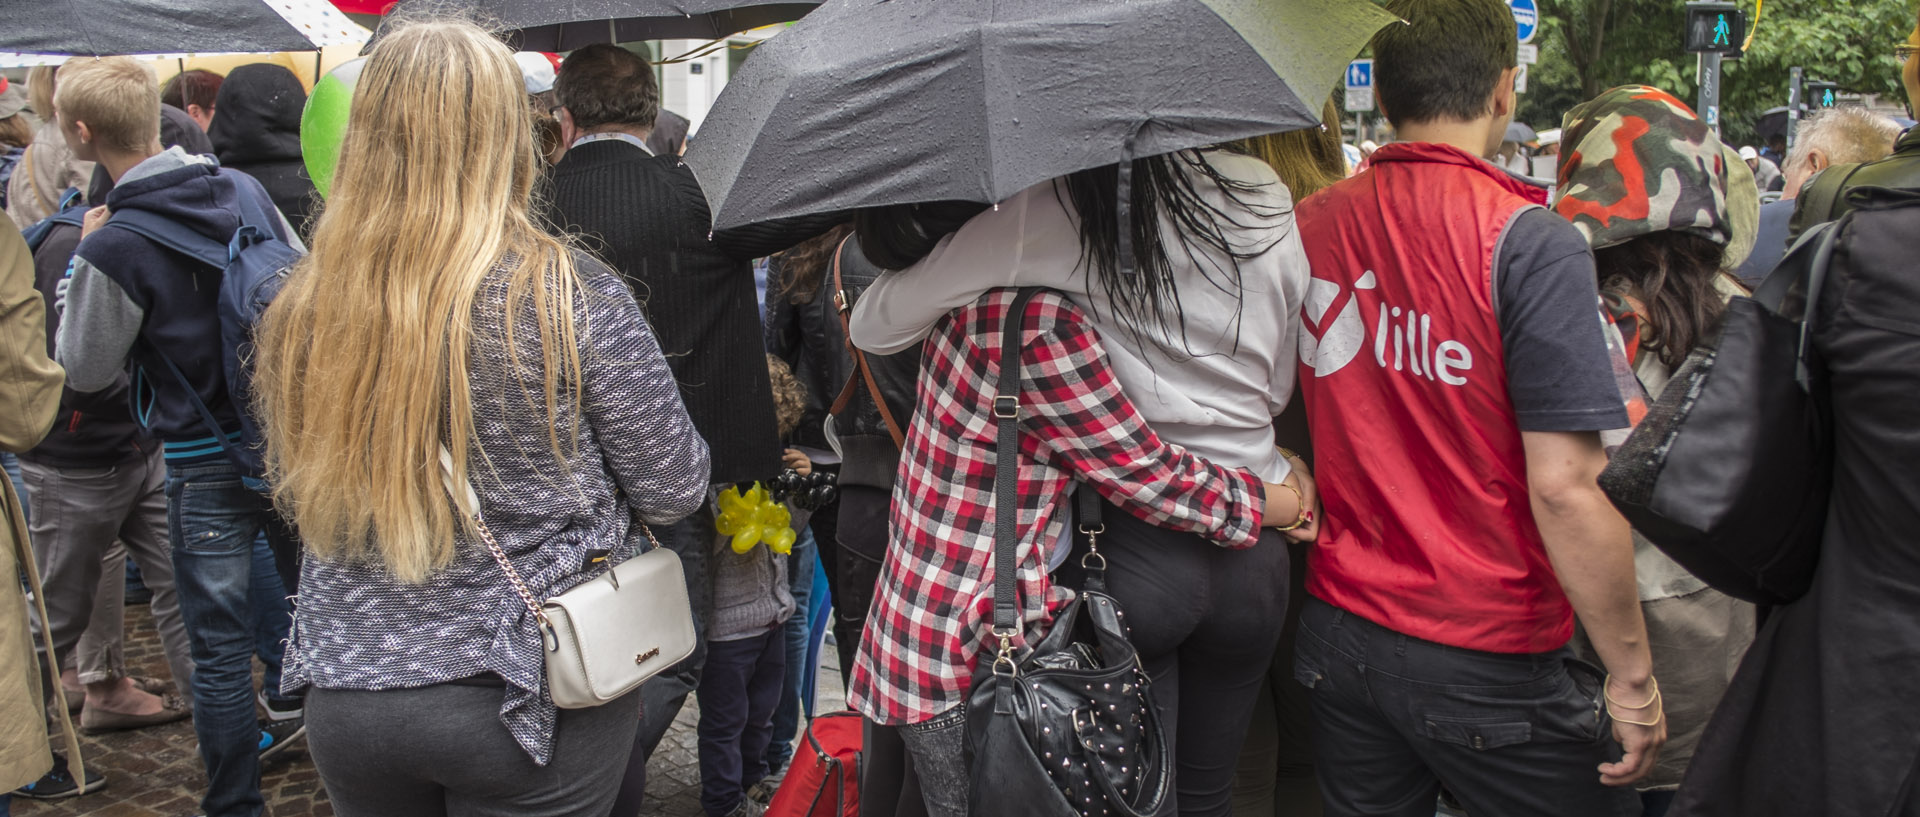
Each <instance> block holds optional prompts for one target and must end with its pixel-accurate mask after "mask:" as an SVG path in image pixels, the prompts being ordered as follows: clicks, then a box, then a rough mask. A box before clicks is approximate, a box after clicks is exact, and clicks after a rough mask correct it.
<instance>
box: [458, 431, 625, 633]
mask: <svg viewBox="0 0 1920 817" xmlns="http://www.w3.org/2000/svg"><path fill="white" fill-rule="evenodd" d="M440 469H441V475H442V476H443V477H444V479H443V482H444V483H445V484H446V486H447V492H448V493H451V494H453V498H454V503H453V504H454V506H455V507H460V506H461V505H462V503H461V501H460V500H461V499H462V498H463V497H462V496H461V493H462V492H460V491H456V490H455V489H454V481H453V453H452V452H450V451H448V450H447V449H446V448H444V447H442V448H441V449H440ZM465 487H466V491H465V492H464V493H465V497H464V498H465V500H466V501H467V502H468V503H471V504H472V506H473V507H472V509H471V510H467V511H466V513H467V517H468V518H469V519H472V520H473V527H474V530H475V531H476V532H478V533H479V534H480V542H481V543H482V544H484V545H486V546H487V552H488V553H491V554H493V560H494V561H495V562H498V563H499V565H500V570H501V571H502V572H504V573H506V574H507V579H508V580H509V581H510V582H511V583H512V584H513V592H514V594H515V595H518V596H519V597H520V602H521V603H522V604H525V605H526V606H527V612H528V613H530V614H532V615H533V618H534V620H536V621H538V622H540V627H541V629H543V630H546V631H547V632H548V633H549V634H551V633H552V631H553V622H551V621H549V620H547V613H546V611H545V610H542V609H541V607H540V602H539V601H538V600H536V599H534V597H533V591H532V590H530V589H528V588H527V581H526V579H525V578H522V577H521V575H520V570H519V569H518V568H516V567H514V566H513V560H511V559H508V558H507V551H506V550H505V549H504V548H502V547H500V541H499V540H498V539H495V538H493V529H492V528H489V527H487V520H486V519H484V518H482V517H481V516H480V495H479V494H478V493H475V492H474V490H473V486H472V485H471V484H469V485H466V486H465ZM463 510H465V509H464V508H463ZM634 523H635V524H637V525H639V526H640V531H641V532H642V533H645V534H646V535H647V542H649V543H650V545H651V546H650V547H648V548H647V549H648V550H649V551H652V550H655V549H658V548H659V547H660V540H659V539H656V538H654V535H653V528H652V527H650V526H649V525H647V523H645V522H641V521H639V520H637V519H636V520H634Z"/></svg>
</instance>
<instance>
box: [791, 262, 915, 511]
mask: <svg viewBox="0 0 1920 817" xmlns="http://www.w3.org/2000/svg"><path fill="white" fill-rule="evenodd" d="M880 273H881V271H880V268H879V267H876V266H874V265H873V264H872V263H871V262H869V261H867V258H866V256H865V255H863V254H862V253H861V252H860V244H859V242H857V241H849V242H847V245H846V247H845V248H844V249H842V250H841V251H840V277H841V280H842V282H843V283H844V284H845V285H846V288H847V293H848V298H849V301H848V303H849V305H851V304H852V303H853V302H854V301H857V300H858V299H859V296H860V293H861V292H864V291H865V290H866V288H867V287H868V286H869V285H871V284H872V283H873V281H874V279H875V278H877V277H879V275H880ZM774 274H775V281H774V282H773V283H771V284H770V285H769V286H768V294H767V349H768V350H769V351H771V352H772V353H773V354H774V355H776V356H778V357H780V358H781V359H783V360H785V361H787V364H788V365H790V366H792V367H793V370H794V376H795V377H798V378H799V379H800V382H801V383H803V384H805V385H806V387H807V412H806V414H805V415H804V417H803V418H802V419H801V421H800V428H799V429H798V430H796V431H795V432H794V433H793V437H792V439H791V440H790V442H792V443H794V444H798V445H807V446H813V447H816V448H827V447H828V445H827V438H826V432H825V428H824V425H825V422H826V419H827V409H828V408H830V407H831V406H832V405H833V401H834V398H836V397H838V396H839V395H840V390H841V389H842V388H843V387H845V386H846V384H847V380H848V378H855V377H858V376H859V372H858V371H857V370H856V369H855V368H854V366H853V358H852V356H851V355H849V354H848V353H847V346H846V330H845V329H843V328H842V326H841V324H840V316H839V315H838V314H836V313H835V311H834V304H833V277H832V275H831V274H828V275H827V276H826V278H825V280H823V281H822V282H821V286H820V288H819V290H818V291H817V292H815V293H814V296H813V298H812V299H811V300H809V301H807V302H805V303H799V304H794V303H789V302H788V299H787V298H786V297H785V296H784V295H780V294H776V293H778V292H779V290H780V289H781V288H782V284H783V280H782V278H781V276H780V271H779V270H777V269H776V270H775V272H774ZM867 365H868V366H869V367H871V368H872V370H873V378H874V382H875V383H877V384H878V385H879V387H880V392H881V394H882V395H883V396H884V397H885V399H886V401H887V409H888V411H891V412H892V413H893V417H894V419H895V420H897V421H899V422H900V424H901V427H902V430H903V431H904V430H905V427H906V425H907V423H908V422H910V421H911V420H912V417H913V407H914V396H915V395H914V389H915V387H916V381H917V380H918V378H919V375H920V349H919V348H918V347H915V348H913V349H909V350H907V351H904V352H899V353H897V354H892V355H867ZM834 430H835V433H836V436H837V437H838V438H839V441H840V450H841V456H842V462H841V465H840V483H841V484H843V485H860V486H866V487H871V488H882V489H885V488H891V487H893V478H894V472H895V471H896V470H897V468H898V466H899V462H900V449H899V448H898V447H897V446H895V445H894V444H893V438H892V436H891V435H889V434H888V433H887V426H886V423H885V421H884V420H882V419H881V417H880V410H879V409H878V408H876V407H875V405H874V402H873V396H872V395H871V394H870V393H869V392H868V391H867V387H866V384H865V383H864V382H863V383H858V384H856V385H855V387H854V398H853V402H852V403H851V404H850V405H849V406H848V407H847V410H846V412H845V413H844V414H842V416H840V417H838V418H836V419H835V420H834Z"/></svg>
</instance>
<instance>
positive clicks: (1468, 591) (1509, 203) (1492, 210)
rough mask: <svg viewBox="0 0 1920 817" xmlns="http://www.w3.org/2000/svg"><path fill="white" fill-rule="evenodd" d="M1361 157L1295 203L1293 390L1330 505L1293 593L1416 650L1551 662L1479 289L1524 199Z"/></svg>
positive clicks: (1482, 175) (1467, 164) (1523, 491)
mask: <svg viewBox="0 0 1920 817" xmlns="http://www.w3.org/2000/svg"><path fill="white" fill-rule="evenodd" d="M1372 158H1373V163H1372V167H1371V169H1369V170H1368V171H1367V172H1364V173H1361V174H1360V175H1358V176H1355V177H1353V178H1351V179H1347V180H1345V181H1343V182H1341V183H1339V184H1336V185H1334V186H1333V187H1331V188H1328V189H1327V190H1325V191H1323V192H1321V193H1319V194H1318V195H1315V196H1313V197H1311V198H1309V199H1307V200H1306V201H1304V202H1301V204H1300V205H1299V212H1298V218H1299V225H1300V237H1301V239H1302V241H1304V242H1305V244H1306V249H1307V258H1308V260H1309V261H1310V262H1311V264H1312V269H1313V280H1312V282H1311V284H1310V286H1309V288H1308V290H1307V299H1306V303H1305V305H1304V307H1303V310H1302V311H1303V312H1304V314H1305V318H1306V324H1305V326H1304V327H1303V328H1302V332H1301V335H1300V360H1301V364H1300V383H1301V388H1302V392H1303V394H1304V395H1305V398H1306V401H1307V416H1308V420H1309V423H1310V424H1311V428H1312V429H1313V450H1314V463H1315V477H1316V478H1318V480H1319V486H1320V495H1321V498H1322V500H1323V501H1324V502H1325V506H1326V510H1325V513H1326V520H1325V522H1324V523H1323V532H1322V533H1321V538H1320V540H1319V542H1318V543H1317V544H1316V545H1315V546H1314V548H1313V550H1312V555H1311V557H1310V560H1309V570H1308V580H1307V590H1308V591H1309V592H1311V593H1312V594H1313V595H1315V596H1317V597H1319V598H1320V599H1322V600H1324V601H1326V602H1328V603H1330V604H1332V605H1334V606H1335V607H1339V608H1341V609H1344V610H1346V611H1348V612H1351V613H1354V614H1356V615H1359V616H1361V617H1363V618H1366V619H1367V620H1369V621H1372V622H1374V623H1377V624H1380V625H1382V626H1385V627H1388V628H1391V629H1393V630H1395V631H1398V632H1401V633H1405V634H1407V635H1411V636H1416V637H1419V638H1424V639H1427V640H1429V641H1437V642H1439V643H1442V644H1448V645H1452V646H1457V647H1466V648H1469V649H1475V650H1483V651H1487V652H1502V653H1520V652H1543V651H1546V650H1551V649H1555V648H1558V647H1560V646H1561V645H1563V644H1565V643H1566V642H1567V639H1568V638H1569V637H1571V636H1572V634H1573V610H1572V608H1571V606H1569V605H1568V603H1567V598H1566V595H1565V594H1564V593H1562V592H1561V590H1560V582H1559V580H1558V579H1557V578H1556V577H1555V575H1554V572H1553V569H1552V567H1551V566H1550V565H1549V564H1548V562H1547V553H1546V549H1545V547H1544V546H1543V545H1542V544H1541V542H1540V530H1539V528H1538V527H1537V526H1536V525H1535V524H1534V521H1533V510H1532V507H1531V506H1530V505H1529V504H1528V490H1527V468H1526V457H1525V451H1524V449H1523V448H1522V446H1521V441H1520V429H1519V426H1518V425H1517V424H1516V422H1515V419H1514V413H1513V401H1512V400H1511V399H1510V398H1509V397H1508V395H1507V374H1506V355H1505V353H1504V350H1503V348H1502V346H1501V340H1500V322H1499V319H1498V316H1497V314H1496V312H1495V310H1494V294H1493V290H1494V288H1493V281H1492V277H1493V270H1494V267H1495V254H1496V253H1497V252H1498V251H1499V247H1500V239H1501V236H1502V235H1503V234H1504V232H1505V231H1506V228H1507V225H1508V224H1510V223H1511V222H1512V220H1513V218H1514V217H1515V216H1516V215H1518V214H1519V213H1520V211H1521V210H1523V209H1526V208H1528V207H1531V206H1533V203H1532V202H1531V201H1530V200H1529V198H1530V196H1531V187H1530V186H1529V185H1526V184H1525V183H1524V182H1521V181H1520V180H1518V179H1515V178H1513V177H1511V176H1509V175H1508V174H1506V173H1503V172H1501V171H1500V170H1499V169H1498V168H1496V167H1494V166H1493V165H1491V164H1488V163H1487V162H1485V161H1482V160H1481V159H1479V158H1477V157H1474V156H1471V155H1468V154H1467V153H1466V152H1464V151H1461V150H1458V149H1456V148H1452V147H1447V146H1444V145H1436V144H1428V143H1398V144H1392V145H1387V146H1386V147H1382V148H1381V149H1380V150H1379V151H1378V152H1376V153H1374V155H1373V157H1372Z"/></svg>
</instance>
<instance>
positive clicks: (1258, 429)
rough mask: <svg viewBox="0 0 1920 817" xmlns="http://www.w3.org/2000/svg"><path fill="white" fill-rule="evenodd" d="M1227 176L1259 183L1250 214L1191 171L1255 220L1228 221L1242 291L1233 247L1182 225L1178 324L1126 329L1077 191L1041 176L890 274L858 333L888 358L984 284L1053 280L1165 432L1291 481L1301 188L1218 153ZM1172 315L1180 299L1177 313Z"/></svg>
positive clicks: (1216, 457) (1302, 281)
mask: <svg viewBox="0 0 1920 817" xmlns="http://www.w3.org/2000/svg"><path fill="white" fill-rule="evenodd" d="M1204 155H1205V156H1206V159H1207V161H1208V163H1209V164H1211V165H1212V166H1213V167H1214V168H1215V170H1217V171H1218V172H1219V173H1220V175H1222V176H1223V177H1225V178H1227V179H1230V180H1233V181H1237V182H1243V183H1248V184H1255V185H1259V187H1258V188H1257V189H1255V190H1253V191H1251V192H1240V193H1239V194H1238V195H1239V196H1240V198H1241V199H1242V200H1243V201H1246V202H1248V203H1249V204H1250V205H1252V206H1251V208H1250V209H1252V210H1253V212H1246V211H1244V210H1241V209H1240V208H1239V206H1238V205H1235V204H1233V203H1232V202H1231V201H1230V200H1229V199H1228V198H1227V194H1226V191H1223V190H1221V189H1220V188H1219V187H1218V185H1215V184H1214V183H1213V182H1212V180H1210V179H1208V178H1207V177H1206V175H1205V174H1203V173H1200V172H1198V171H1196V170H1192V169H1190V168H1189V169H1187V173H1188V176H1189V178H1191V179H1192V180H1193V183H1194V187H1195V190H1197V191H1198V192H1199V193H1200V195H1201V196H1202V197H1204V198H1205V199H1206V200H1207V201H1209V202H1210V203H1212V204H1213V205H1214V206H1215V207H1218V208H1220V209H1221V210H1222V211H1224V212H1226V213H1228V214H1230V215H1231V216H1232V218H1233V219H1234V220H1235V221H1237V222H1239V223H1240V224H1243V225H1248V227H1247V228H1246V229H1240V228H1235V227H1232V226H1231V225H1223V226H1225V227H1226V228H1227V237H1228V239H1229V240H1230V241H1232V242H1233V243H1234V244H1235V245H1236V247H1237V248H1239V249H1240V251H1241V252H1250V251H1254V250H1257V249H1260V248H1263V247H1266V248H1267V250H1266V252H1264V253H1261V254H1260V255H1259V256H1258V257H1256V258H1252V259H1248V260H1243V261H1241V262H1240V264H1239V266H1240V276H1241V292H1240V293H1239V297H1238V298H1236V297H1235V294H1234V293H1233V292H1232V291H1230V289H1229V288H1228V287H1226V286H1224V284H1225V283H1226V282H1228V281H1231V280H1232V279H1231V277H1230V276H1231V274H1232V269H1233V268H1232V266H1231V262H1230V260H1229V259H1228V258H1227V257H1226V256H1225V255H1224V254H1222V253H1219V252H1217V251H1215V250H1213V249H1212V248H1210V247H1205V246H1203V245H1196V246H1195V248H1194V252H1193V253H1192V256H1191V257H1189V255H1188V253H1187V252H1186V251H1185V250H1184V249H1182V245H1181V243H1180V241H1179V238H1178V237H1177V235H1176V233H1175V228H1174V226H1173V225H1172V224H1171V223H1170V222H1168V221H1167V220H1166V219H1165V218H1164V217H1163V218H1162V219H1161V224H1160V229H1161V234H1162V236H1163V241H1165V242H1166V246H1167V248H1168V252H1167V254H1168V258H1169V260H1170V261H1171V262H1172V263H1173V265H1174V276H1175V278H1174V280H1175V286H1176V287H1177V289H1178V292H1179V302H1180V306H1181V308H1182V310H1184V312H1185V315H1186V327H1185V333H1184V336H1183V335H1182V332H1181V328H1180V327H1179V326H1177V325H1176V326H1172V327H1162V326H1158V325H1147V326H1139V327H1133V326H1127V325H1124V324H1122V323H1121V322H1120V319H1119V317H1118V316H1117V314H1116V312H1115V310H1114V308H1113V305H1112V303H1111V302H1110V300H1109V299H1108V297H1107V293H1106V290H1105V288H1104V287H1102V286H1101V284H1100V283H1099V282H1098V281H1097V280H1094V279H1093V277H1092V275H1091V274H1090V272H1089V270H1088V269H1087V268H1085V267H1084V266H1083V265H1082V264H1081V251H1080V234H1079V228H1078V223H1077V220H1076V216H1075V214H1074V213H1073V211H1072V204H1071V202H1070V201H1068V200H1067V199H1066V197H1065V188H1064V186H1062V187H1061V188H1060V192H1059V193H1056V192H1055V183H1054V182H1053V181H1046V182H1041V183H1040V184H1037V185H1034V186H1032V187H1029V188H1027V189H1025V190H1022V191H1020V192H1019V193H1017V194H1015V195H1014V196H1013V198H1011V199H1008V200H1007V201H1004V202H1001V203H1000V204H999V206H997V207H995V208H993V209H989V210H987V211H985V212H982V213H981V214H980V215H978V216H975V217H974V218H973V219H972V220H970V221H968V222H967V223H966V224H965V225H964V226H962V227H961V228H960V229H959V231H957V232H955V233H954V234H952V235H949V236H947V237H946V238H944V239H942V240H941V241H940V243H939V244H938V245H937V246H936V247H935V248H934V250H933V252H932V253H931V254H929V255H928V256H927V257H926V258H924V259H922V260H921V261H920V263H918V264H915V265H913V266H912V267H909V268H907V269H905V270H902V271H900V272H896V273H890V274H887V275H883V276H881V277H880V279H879V280H877V281H875V282H874V283H873V285H872V286H870V287H868V288H867V290H866V291H865V292H864V293H862V294H861V296H860V299H859V301H858V303H857V304H856V305H855V307H854V310H853V318H852V325H851V329H852V334H853V341H854V343H855V344H857V345H858V346H859V347H860V348H862V349H865V350H867V351H869V352H872V353H875V354H890V353H893V352H898V351H900V350H902V349H906V348H908V347H911V346H913V345H914V344H916V343H919V342H920V341H921V340H922V339H923V338H925V337H926V335H927V333H928V332H929V331H930V330H931V329H932V328H933V326H934V324H936V323H937V322H939V320H940V319H941V318H942V317H944V316H945V315H946V314H947V313H948V312H951V311H952V310H954V309H956V308H959V307H961V306H965V305H966V304H969V303H972V302H973V301H974V300H975V299H976V298H978V297H979V296H980V294H981V293H983V292H986V291H987V290H990V289H995V288H998V287H1007V286H1043V287H1049V288H1052V289H1057V290H1059V291H1061V292H1064V293H1066V295H1067V297H1068V298H1069V299H1070V300H1072V301H1073V302H1074V304H1075V305H1077V306H1079V307H1081V308H1082V309H1084V310H1086V311H1087V313H1088V314H1089V315H1090V316H1091V317H1092V320H1093V324H1094V326H1095V327H1096V328H1097V329H1098V330H1099V331H1100V336H1101V338H1102V341H1103V343H1104V344H1105V346H1106V348H1107V353H1108V355H1109V357H1110V358H1111V361H1112V365H1113V369H1114V373H1115V374H1116V375H1117V376H1118V378H1119V380H1120V385H1121V387H1122V388H1123V389H1124V390H1125V391H1126V394H1127V397H1128V398H1129V399H1131V400H1132V401H1133V403H1134V405H1135V406H1136V407H1137V408H1138V409H1139V411H1140V413H1141V415H1142V416H1143V417H1145V418H1146V420H1147V422H1148V424H1149V425H1151V426H1152V427H1153V429H1154V431H1156V432H1158V433H1159V435H1160V436H1161V437H1162V438H1163V439H1165V440H1167V441H1169V442H1173V443H1177V444H1179V445H1181V446H1183V447H1185V448H1186V449H1188V450H1189V451H1192V452H1194V453H1196V454H1199V455H1200V456H1202V457H1205V458H1206V459H1208V460H1210V461H1212V462H1214V463H1216V464H1219V465H1225V466H1229V467H1238V468H1246V469H1248V470H1250V471H1252V472H1254V473H1255V474H1256V475H1258V476H1259V477H1260V478H1261V479H1262V480H1265V481H1267V482H1279V481H1281V480H1282V479H1285V478H1286V475H1287V474H1288V473H1289V472H1290V471H1291V470H1292V468H1291V466H1289V465H1288V464H1287V461H1286V460H1285V459H1284V458H1283V457H1281V456H1280V454H1279V452H1278V451H1276V450H1275V449H1274V440H1273V425H1272V424H1273V418H1274V417H1275V416H1276V415H1278V414H1279V413H1280V412H1281V410H1282V409H1284V408H1286V405H1287V400H1288V398H1290V397H1291V396H1292V394H1293V382H1294V376H1295V371H1296V368H1297V367H1296V360H1297V350H1298V348H1299V347H1298V343H1297V341H1296V335H1297V334H1298V332H1299V331H1300V304H1301V301H1302V300H1303V299H1304V298H1305V296H1306V289H1307V278H1308V272H1307V256H1306V251H1305V250H1304V249H1302V247H1301V245H1300V236H1299V235H1298V234H1297V233H1296V232H1295V230H1294V220H1293V197H1292V194H1291V193H1289V192H1288V190H1287V187H1286V185H1284V184H1282V183H1281V182H1280V179H1279V177H1278V176H1276V175H1275V174H1274V172H1273V169H1272V168H1270V167H1268V166H1267V164H1266V163H1265V162H1262V161H1260V160H1258V159H1254V158H1250V157H1246V156H1240V155H1237V154H1231V153H1226V152H1220V151H1211V152H1208V153H1206V154H1204ZM1168 311H1169V313H1171V311H1172V310H1171V309H1169V310H1168Z"/></svg>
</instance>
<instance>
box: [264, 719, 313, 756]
mask: <svg viewBox="0 0 1920 817" xmlns="http://www.w3.org/2000/svg"><path fill="white" fill-rule="evenodd" d="M305 734H307V719H306V718H302V717H298V716H296V717H294V718H292V719H289V720H283V721H276V720H262V721H260V760H261V761H262V762H265V761H266V760H267V758H270V757H273V756H274V755H278V754H280V753H281V752H284V751H286V750H287V747H289V746H291V745H293V742H294V741H296V740H299V739H300V738H301V736H303V735H305Z"/></svg>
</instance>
